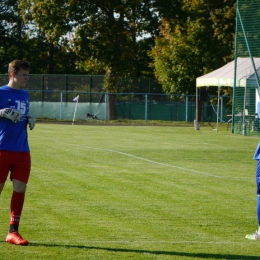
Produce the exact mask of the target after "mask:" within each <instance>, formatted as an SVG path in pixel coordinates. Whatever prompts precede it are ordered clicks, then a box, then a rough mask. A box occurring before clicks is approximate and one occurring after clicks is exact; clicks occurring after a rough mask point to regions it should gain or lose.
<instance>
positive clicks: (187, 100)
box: [185, 95, 189, 122]
mask: <svg viewBox="0 0 260 260" xmlns="http://www.w3.org/2000/svg"><path fill="white" fill-rule="evenodd" d="M188 109H189V96H188V95H186V111H185V119H186V122H188Z"/></svg>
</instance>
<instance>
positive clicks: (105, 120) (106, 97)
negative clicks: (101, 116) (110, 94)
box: [105, 93, 107, 121]
mask: <svg viewBox="0 0 260 260" xmlns="http://www.w3.org/2000/svg"><path fill="white" fill-rule="evenodd" d="M105 121H107V93H106V94H105Z"/></svg>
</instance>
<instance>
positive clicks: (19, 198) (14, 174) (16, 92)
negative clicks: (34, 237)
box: [0, 60, 35, 245]
mask: <svg viewBox="0 0 260 260" xmlns="http://www.w3.org/2000/svg"><path fill="white" fill-rule="evenodd" d="M29 71H30V64H29V62H27V61H22V60H14V61H12V62H11V63H9V68H8V74H9V83H8V84H7V85H5V86H2V87H0V193H1V192H2V190H3V188H4V185H5V182H6V180H7V177H8V174H9V172H10V180H11V181H12V183H13V193H12V197H11V203H10V210H11V214H10V228H9V232H8V234H7V237H6V242H8V243H11V244H16V245H28V244H29V242H28V241H27V240H25V239H23V238H22V236H21V235H20V234H19V232H18V228H19V223H20V218H21V214H22V209H23V204H24V196H25V191H26V186H27V182H28V179H29V176H30V170H31V157H30V150H29V145H28V134H27V125H28V126H29V128H30V129H31V130H32V129H33V128H34V126H35V119H34V117H32V116H31V115H29V114H28V112H29V93H28V92H27V91H26V90H23V89H22V88H23V87H25V85H26V83H27V80H28V79H29Z"/></svg>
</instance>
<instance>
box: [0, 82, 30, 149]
mask: <svg viewBox="0 0 260 260" xmlns="http://www.w3.org/2000/svg"><path fill="white" fill-rule="evenodd" d="M3 108H14V109H17V110H18V111H20V112H21V113H22V115H23V116H22V119H21V121H19V122H17V123H14V122H13V121H11V120H10V119H7V118H5V117H3V118H2V117H0V150H8V151H13V152H29V145H28V133H27V117H26V115H27V114H28V112H29V93H28V92H27V91H26V90H23V89H19V90H16V89H13V88H10V87H9V86H3V87H0V109H3Z"/></svg>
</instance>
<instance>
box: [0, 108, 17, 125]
mask: <svg viewBox="0 0 260 260" xmlns="http://www.w3.org/2000/svg"><path fill="white" fill-rule="evenodd" d="M0 117H5V118H7V119H10V120H11V121H13V122H14V123H17V122H18V121H21V119H22V113H21V112H20V111H18V110H16V109H13V108H4V109H0Z"/></svg>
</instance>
